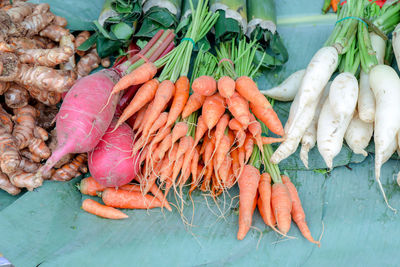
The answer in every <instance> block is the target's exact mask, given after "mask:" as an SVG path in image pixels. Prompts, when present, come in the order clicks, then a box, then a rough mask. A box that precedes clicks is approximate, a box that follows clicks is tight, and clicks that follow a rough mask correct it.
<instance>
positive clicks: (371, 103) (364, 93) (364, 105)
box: [357, 70, 375, 123]
mask: <svg viewBox="0 0 400 267" xmlns="http://www.w3.org/2000/svg"><path fill="white" fill-rule="evenodd" d="M357 107H358V113H359V116H360V119H361V120H362V121H364V122H366V123H372V122H374V119H375V96H374V93H373V92H372V90H371V87H370V86H369V76H368V74H367V73H365V72H364V71H363V70H361V72H360V92H359V96H358V106H357Z"/></svg>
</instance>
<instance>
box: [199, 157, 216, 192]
mask: <svg viewBox="0 0 400 267" xmlns="http://www.w3.org/2000/svg"><path fill="white" fill-rule="evenodd" d="M205 168H206V174H205V176H204V181H203V184H202V185H201V187H200V190H201V191H203V192H205V191H207V190H210V184H211V177H212V174H213V170H214V168H213V161H212V160H211V161H210V162H209V163H208V165H206V166H205Z"/></svg>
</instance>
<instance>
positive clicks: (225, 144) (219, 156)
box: [215, 135, 231, 170]
mask: <svg viewBox="0 0 400 267" xmlns="http://www.w3.org/2000/svg"><path fill="white" fill-rule="evenodd" d="M230 148H231V142H230V140H229V137H228V136H227V135H223V137H222V139H221V143H220V145H219V147H218V148H217V151H216V155H215V168H216V169H217V170H219V168H220V167H221V165H222V163H223V162H224V158H225V156H226V155H227V154H228V153H229V150H230Z"/></svg>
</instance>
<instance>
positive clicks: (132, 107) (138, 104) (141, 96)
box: [115, 79, 159, 128]
mask: <svg viewBox="0 0 400 267" xmlns="http://www.w3.org/2000/svg"><path fill="white" fill-rule="evenodd" d="M158 86H159V82H158V80H157V79H152V80H150V81H148V82H146V83H145V84H143V85H142V86H141V87H140V88H139V90H138V91H137V92H136V94H135V97H134V98H133V99H132V101H131V102H130V103H129V105H128V106H127V107H126V108H125V109H124V112H122V114H121V117H119V119H118V122H117V124H116V126H115V128H118V127H119V126H120V125H121V124H122V123H123V122H124V121H126V120H127V119H129V117H131V116H132V115H133V114H135V113H136V112H138V111H139V110H140V109H141V108H143V107H144V106H145V105H146V104H147V103H149V102H150V101H151V100H153V98H154V96H155V94H156V92H157V88H158Z"/></svg>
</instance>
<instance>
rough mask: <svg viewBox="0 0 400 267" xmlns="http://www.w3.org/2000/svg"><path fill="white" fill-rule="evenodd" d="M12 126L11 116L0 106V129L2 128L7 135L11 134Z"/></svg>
mask: <svg viewBox="0 0 400 267" xmlns="http://www.w3.org/2000/svg"><path fill="white" fill-rule="evenodd" d="M13 126H14V125H13V122H12V120H11V115H10V114H8V113H7V111H5V110H4V109H3V108H2V107H1V106H0V127H3V128H4V129H5V130H6V132H7V133H9V134H11V132H12V130H13Z"/></svg>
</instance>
